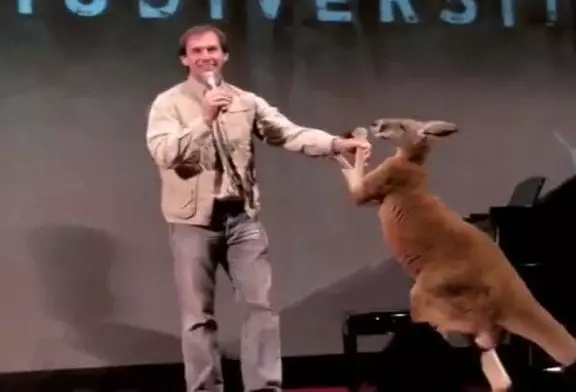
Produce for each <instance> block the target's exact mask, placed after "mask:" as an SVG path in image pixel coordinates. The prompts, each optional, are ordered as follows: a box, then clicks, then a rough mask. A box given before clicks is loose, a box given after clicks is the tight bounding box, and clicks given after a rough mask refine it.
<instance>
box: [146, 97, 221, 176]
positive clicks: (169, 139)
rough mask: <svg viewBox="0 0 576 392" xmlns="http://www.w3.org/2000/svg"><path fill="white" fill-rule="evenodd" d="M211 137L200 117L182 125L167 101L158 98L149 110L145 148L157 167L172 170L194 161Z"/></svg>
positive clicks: (167, 99) (173, 108) (163, 98)
mask: <svg viewBox="0 0 576 392" xmlns="http://www.w3.org/2000/svg"><path fill="white" fill-rule="evenodd" d="M210 136H211V128H210V127H209V126H208V125H207V124H206V123H205V121H204V119H203V118H202V117H201V116H198V117H197V118H195V119H194V120H192V121H191V122H190V123H189V124H182V123H181V121H180V119H179V117H178V113H177V111H176V106H175V104H174V103H173V102H172V101H171V100H170V99H169V98H168V97H165V96H159V97H157V98H156V99H155V100H154V102H153V103H152V105H151V106H150V111H149V113H148V125H147V129H146V144H147V146H148V151H149V152H150V154H151V155H152V158H153V159H154V161H155V162H156V164H157V165H158V166H160V167H162V168H165V169H173V168H175V167H177V166H179V165H183V164H185V163H186V162H187V161H197V160H198V159H199V156H200V150H201V146H202V145H203V144H204V143H205V142H206V139H208V138H209V137H210Z"/></svg>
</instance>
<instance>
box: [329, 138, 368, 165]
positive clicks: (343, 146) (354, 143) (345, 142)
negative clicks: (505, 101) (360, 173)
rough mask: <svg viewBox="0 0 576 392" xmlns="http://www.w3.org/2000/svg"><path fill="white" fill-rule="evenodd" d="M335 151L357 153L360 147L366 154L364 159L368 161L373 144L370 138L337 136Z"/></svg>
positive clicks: (337, 152) (338, 152) (334, 145)
mask: <svg viewBox="0 0 576 392" xmlns="http://www.w3.org/2000/svg"><path fill="white" fill-rule="evenodd" d="M333 147H334V152H335V153H336V154H344V155H346V154H347V153H348V154H355V153H356V150H357V149H360V150H361V152H362V153H363V155H364V159H365V160H366V162H368V159H369V158H370V155H371V154H372V145H371V144H370V142H369V141H368V140H363V139H357V138H349V139H348V138H347V139H345V138H341V137H337V138H336V139H335V140H334V144H333Z"/></svg>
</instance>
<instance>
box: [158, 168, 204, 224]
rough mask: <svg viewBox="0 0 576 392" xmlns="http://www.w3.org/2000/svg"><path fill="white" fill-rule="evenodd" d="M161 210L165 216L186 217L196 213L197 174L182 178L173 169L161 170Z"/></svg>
mask: <svg viewBox="0 0 576 392" xmlns="http://www.w3.org/2000/svg"><path fill="white" fill-rule="evenodd" d="M161 177H162V211H163V213H164V214H165V215H166V216H170V217H173V218H178V219H188V218H190V217H192V216H194V214H195V213H196V208H197V198H198V177H199V176H198V175H196V176H193V177H190V178H187V179H183V178H181V177H180V176H179V175H178V174H177V173H176V172H175V171H173V170H166V171H163V172H162V175H161Z"/></svg>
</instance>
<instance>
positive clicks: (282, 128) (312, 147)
mask: <svg viewBox="0 0 576 392" xmlns="http://www.w3.org/2000/svg"><path fill="white" fill-rule="evenodd" d="M223 87H224V88H226V89H228V90H229V91H230V92H232V93H233V95H234V98H233V100H232V103H231V104H230V106H229V107H228V109H227V110H226V111H225V112H223V113H222V114H221V115H220V119H219V121H220V124H221V129H223V130H224V132H225V133H226V136H227V139H228V143H227V146H226V148H227V150H228V152H229V154H230V155H231V157H232V159H233V161H234V164H235V165H236V167H237V168H238V172H239V174H240V176H241V177H242V180H243V182H244V184H245V185H246V186H247V187H248V188H250V196H249V197H247V198H246V199H247V200H245V209H246V212H247V213H248V214H249V215H251V216H255V215H256V214H257V213H258V211H259V208H260V202H259V190H258V184H257V182H256V175H255V169H254V146H253V139H252V135H254V136H256V137H258V138H260V139H262V140H263V141H265V142H266V143H268V144H271V145H275V146H282V147H284V148H286V149H287V150H290V151H296V152H301V153H303V154H306V155H308V156H329V155H332V154H333V148H332V147H333V146H332V143H333V140H334V136H333V135H330V134H329V133H326V132H324V131H321V130H317V129H311V128H303V127H301V126H298V125H296V124H294V123H292V122H291V121H290V120H289V119H287V118H286V117H285V116H284V115H282V114H281V113H280V112H279V111H278V110H277V109H276V108H274V107H272V106H270V105H269V104H268V103H267V102H266V101H265V100H264V99H262V98H260V97H259V96H257V95H255V94H253V93H250V92H247V91H243V90H241V89H239V88H237V87H235V86H232V85H230V84H224V86H223ZM204 92H205V87H204V86H202V85H200V84H199V83H198V82H195V81H193V80H188V81H186V82H184V83H180V84H178V85H176V86H173V87H171V88H170V89H168V90H166V91H164V92H162V93H160V94H158V96H157V97H156V98H155V100H154V101H153V103H152V105H151V108H150V112H149V115H148V126H147V132H146V140H147V146H148V150H149V152H150V154H151V155H152V158H153V159H154V162H155V163H156V165H157V166H158V169H159V172H160V178H161V182H162V191H161V192H162V194H161V200H162V201H161V208H162V213H163V215H164V218H165V219H166V221H167V222H171V223H186V224H192V225H207V224H208V223H209V222H210V216H211V213H212V207H213V202H214V199H215V195H216V192H218V189H217V180H218V179H219V177H220V176H221V173H219V172H218V168H217V165H216V162H217V155H216V149H215V147H214V141H213V136H212V135H213V133H212V130H211V128H210V127H209V126H208V125H207V124H206V123H205V122H204V121H203V119H202V116H201V104H200V102H201V99H202V96H203V94H204Z"/></svg>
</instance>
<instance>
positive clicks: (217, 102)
mask: <svg viewBox="0 0 576 392" xmlns="http://www.w3.org/2000/svg"><path fill="white" fill-rule="evenodd" d="M230 102H232V94H230V93H229V92H227V91H224V90H222V89H218V88H216V89H213V90H209V91H208V92H207V93H206V94H205V95H204V99H203V100H202V116H203V117H204V121H205V122H206V124H212V122H213V121H214V119H215V118H216V116H218V111H219V110H220V109H221V108H223V107H226V106H228V105H230Z"/></svg>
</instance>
